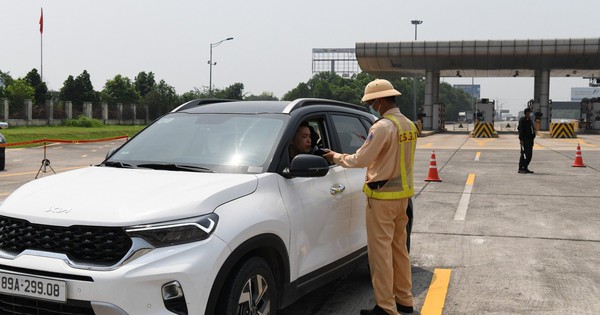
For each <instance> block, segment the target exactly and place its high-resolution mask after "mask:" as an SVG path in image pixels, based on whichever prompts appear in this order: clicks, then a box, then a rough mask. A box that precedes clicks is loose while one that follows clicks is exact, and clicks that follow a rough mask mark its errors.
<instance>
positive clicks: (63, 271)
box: [0, 236, 229, 315]
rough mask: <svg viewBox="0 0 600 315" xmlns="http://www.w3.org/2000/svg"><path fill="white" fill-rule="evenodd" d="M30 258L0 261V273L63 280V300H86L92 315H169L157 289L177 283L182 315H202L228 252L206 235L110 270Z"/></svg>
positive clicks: (30, 255)
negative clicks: (183, 306)
mask: <svg viewBox="0 0 600 315" xmlns="http://www.w3.org/2000/svg"><path fill="white" fill-rule="evenodd" d="M36 254H37V253H36V252H25V253H22V254H21V255H19V256H17V257H15V258H14V259H5V258H0V271H2V272H8V273H13V274H21V275H29V276H36V277H46V278H50V279H55V280H63V281H66V287H67V290H66V292H67V294H66V295H67V299H69V300H76V301H89V302H90V303H91V307H92V308H93V310H94V312H95V314H97V315H100V314H111V315H113V314H114V315H122V314H147V315H153V314H157V315H158V314H169V311H168V310H167V309H166V307H165V303H164V301H163V297H162V291H161V288H162V286H163V285H165V284H167V283H169V282H172V281H178V282H179V283H180V284H181V288H182V289H183V294H184V298H185V303H186V306H187V310H188V314H203V313H204V310H205V308H206V303H207V300H208V297H209V294H210V290H211V287H212V283H213V281H214V278H215V275H216V274H217V272H218V269H217V268H218V266H220V265H222V263H223V261H224V259H225V258H226V257H227V255H228V254H229V249H228V247H227V246H226V244H225V243H224V242H223V241H221V240H220V239H219V238H218V237H215V236H211V237H210V238H208V239H207V240H204V241H202V242H196V243H191V244H185V245H179V246H172V247H165V248H158V249H154V250H152V251H150V252H148V253H146V254H144V255H142V256H141V257H138V258H136V259H134V260H132V261H129V262H128V263H126V264H124V265H122V266H120V267H118V268H115V269H112V270H111V269H107V270H91V269H88V270H84V269H78V268H73V267H71V266H69V264H67V263H66V262H65V261H64V259H66V257H65V256H63V255H58V256H59V257H47V255H41V256H39V255H36ZM60 256H62V258H61V257H60Z"/></svg>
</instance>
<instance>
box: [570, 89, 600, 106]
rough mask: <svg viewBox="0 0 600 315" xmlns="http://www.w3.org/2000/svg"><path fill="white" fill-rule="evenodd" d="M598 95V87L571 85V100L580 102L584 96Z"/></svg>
mask: <svg viewBox="0 0 600 315" xmlns="http://www.w3.org/2000/svg"><path fill="white" fill-rule="evenodd" d="M595 97H600V87H572V88H571V101H573V102H581V100H582V99H584V98H588V99H589V98H595Z"/></svg>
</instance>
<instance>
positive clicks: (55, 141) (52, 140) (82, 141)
mask: <svg viewBox="0 0 600 315" xmlns="http://www.w3.org/2000/svg"><path fill="white" fill-rule="evenodd" d="M127 138H129V136H118V137H112V138H103V139H89V140H61V139H38V140H31V141H23V142H12V143H0V148H1V147H18V146H23V145H28V144H36V143H44V144H46V143H74V144H78V143H92V142H103V141H112V140H119V139H127Z"/></svg>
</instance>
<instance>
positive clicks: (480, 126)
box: [471, 122, 498, 138]
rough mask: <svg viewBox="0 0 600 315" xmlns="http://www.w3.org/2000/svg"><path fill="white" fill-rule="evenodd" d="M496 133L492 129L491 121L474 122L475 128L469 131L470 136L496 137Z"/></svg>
mask: <svg viewBox="0 0 600 315" xmlns="http://www.w3.org/2000/svg"><path fill="white" fill-rule="evenodd" d="M497 137H498V133H497V132H496V130H495V129H494V124H493V123H479V122H476V123H475V128H473V131H472V132H471V138H497Z"/></svg>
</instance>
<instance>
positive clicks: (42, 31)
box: [40, 8, 44, 34]
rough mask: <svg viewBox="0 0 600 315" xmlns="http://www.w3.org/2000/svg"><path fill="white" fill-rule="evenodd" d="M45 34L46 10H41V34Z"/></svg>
mask: <svg viewBox="0 0 600 315" xmlns="http://www.w3.org/2000/svg"><path fill="white" fill-rule="evenodd" d="M42 33H44V9H43V8H40V34H42Z"/></svg>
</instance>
